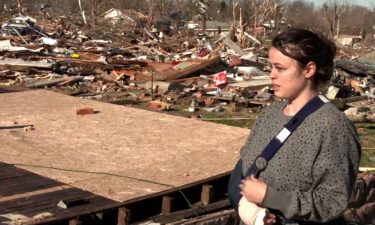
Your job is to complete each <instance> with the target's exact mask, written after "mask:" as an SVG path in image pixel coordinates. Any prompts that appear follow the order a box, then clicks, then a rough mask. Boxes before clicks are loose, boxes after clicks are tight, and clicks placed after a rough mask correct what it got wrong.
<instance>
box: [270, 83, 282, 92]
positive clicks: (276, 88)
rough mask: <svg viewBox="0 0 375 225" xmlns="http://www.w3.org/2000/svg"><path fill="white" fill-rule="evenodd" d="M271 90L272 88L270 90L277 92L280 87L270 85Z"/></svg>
mask: <svg viewBox="0 0 375 225" xmlns="http://www.w3.org/2000/svg"><path fill="white" fill-rule="evenodd" d="M271 88H272V90H274V91H277V90H278V89H279V88H280V85H277V84H272V85H271Z"/></svg>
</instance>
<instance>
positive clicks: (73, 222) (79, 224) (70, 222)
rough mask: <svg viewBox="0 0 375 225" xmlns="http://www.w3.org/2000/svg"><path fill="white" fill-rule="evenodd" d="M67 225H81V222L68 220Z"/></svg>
mask: <svg viewBox="0 0 375 225" xmlns="http://www.w3.org/2000/svg"><path fill="white" fill-rule="evenodd" d="M69 225H82V222H81V221H79V220H77V219H72V220H69Z"/></svg>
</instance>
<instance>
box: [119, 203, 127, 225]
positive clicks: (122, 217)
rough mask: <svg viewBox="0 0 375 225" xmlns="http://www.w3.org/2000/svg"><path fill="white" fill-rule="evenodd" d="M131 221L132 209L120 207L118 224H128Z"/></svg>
mask: <svg viewBox="0 0 375 225" xmlns="http://www.w3.org/2000/svg"><path fill="white" fill-rule="evenodd" d="M129 221H130V210H129V209H127V208H124V207H121V208H119V209H118V216H117V225H128V224H129Z"/></svg>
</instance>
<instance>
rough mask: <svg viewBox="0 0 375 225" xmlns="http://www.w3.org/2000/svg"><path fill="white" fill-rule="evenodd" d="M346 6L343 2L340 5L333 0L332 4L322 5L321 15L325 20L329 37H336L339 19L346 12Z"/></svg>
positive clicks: (338, 30)
mask: <svg viewBox="0 0 375 225" xmlns="http://www.w3.org/2000/svg"><path fill="white" fill-rule="evenodd" d="M347 7H348V4H347V3H346V2H344V1H342V3H341V4H340V3H339V2H338V0H334V2H333V3H332V4H326V3H324V4H323V6H322V14H323V16H324V18H325V20H326V23H327V27H328V34H329V36H330V37H334V36H338V35H339V32H340V18H341V16H342V15H343V14H344V12H345V11H346V10H347Z"/></svg>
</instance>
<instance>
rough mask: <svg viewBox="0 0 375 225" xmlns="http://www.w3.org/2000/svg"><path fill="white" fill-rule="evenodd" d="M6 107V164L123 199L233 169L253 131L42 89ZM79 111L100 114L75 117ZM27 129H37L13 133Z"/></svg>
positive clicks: (12, 97) (0, 137) (1, 119)
mask: <svg viewBox="0 0 375 225" xmlns="http://www.w3.org/2000/svg"><path fill="white" fill-rule="evenodd" d="M0 104H1V109H0V128H1V129H0V145H1V148H0V154H1V161H4V162H6V163H9V164H16V165H18V166H19V167H20V168H23V169H26V170H29V171H32V172H35V173H37V174H40V175H42V176H45V177H48V178H52V179H55V180H57V181H60V182H63V183H65V184H69V185H72V186H75V187H78V188H81V189H83V190H87V191H90V192H93V193H95V194H98V195H101V196H104V197H107V198H110V199H113V200H117V201H125V200H129V199H133V198H136V197H140V196H144V195H148V194H152V193H156V192H159V191H162V190H166V189H170V188H171V186H181V185H184V184H188V183H191V182H194V181H197V180H201V179H204V178H208V177H211V176H214V175H217V174H220V173H223V172H227V171H229V170H231V169H232V168H233V166H234V164H235V161H236V160H237V159H238V157H239V150H240V148H241V147H242V145H243V144H244V143H245V140H246V138H247V135H248V133H249V130H248V129H243V128H236V127H230V126H226V125H220V124H215V123H210V122H203V121H198V120H194V119H188V118H181V117H176V116H171V115H166V114H161V113H157V112H151V111H147V110H141V109H135V108H130V107H125V106H119V105H113V104H107V103H102V102H97V101H92V100H86V99H80V98H75V97H70V96H66V95H62V94H58V93H54V92H49V91H43V90H38V91H27V92H17V93H6V94H0ZM79 106H90V107H93V108H94V109H95V110H96V111H97V113H96V114H91V115H85V116H76V115H74V113H73V109H74V107H79ZM27 124H32V125H33V126H34V127H35V130H32V131H25V130H24V129H22V128H12V129H11V128H9V127H10V126H22V125H27ZM21 164H25V166H20V165H21ZM88 172H89V173H88ZM95 172H97V173H95ZM111 174H113V175H111ZM115 175H119V176H115ZM127 177H132V178H140V179H144V180H146V181H141V180H136V179H130V178H127ZM147 181H150V182H147ZM168 185H170V186H168Z"/></svg>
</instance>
